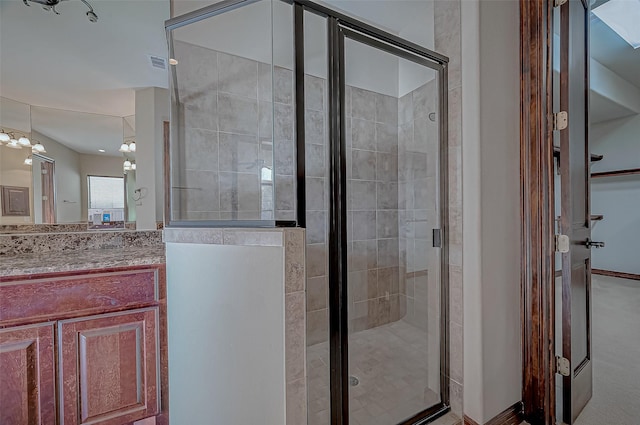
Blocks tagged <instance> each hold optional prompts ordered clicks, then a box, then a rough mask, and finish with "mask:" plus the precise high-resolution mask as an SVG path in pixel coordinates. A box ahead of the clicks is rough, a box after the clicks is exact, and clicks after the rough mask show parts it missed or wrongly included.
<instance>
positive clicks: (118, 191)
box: [88, 176, 124, 209]
mask: <svg viewBox="0 0 640 425" xmlns="http://www.w3.org/2000/svg"><path fill="white" fill-rule="evenodd" d="M88 178H89V181H88V184H89V209H124V178H123V177H99V176H89V177H88Z"/></svg>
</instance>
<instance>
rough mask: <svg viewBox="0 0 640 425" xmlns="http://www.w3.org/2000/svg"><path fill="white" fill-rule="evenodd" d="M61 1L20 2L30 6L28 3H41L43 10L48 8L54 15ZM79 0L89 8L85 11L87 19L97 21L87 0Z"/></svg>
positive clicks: (36, 0) (35, 0)
mask: <svg viewBox="0 0 640 425" xmlns="http://www.w3.org/2000/svg"><path fill="white" fill-rule="evenodd" d="M63 1H65V0H22V2H23V3H24V4H25V5H27V6H31V5H30V4H29V3H38V4H41V5H42V8H43V9H44V10H50V11H52V12H53V13H55V14H56V15H59V14H60V12H58V11H57V10H56V6H57V5H59V4H60V3H61V2H63ZM80 1H81V2H82V3H84V4H85V5H86V6H87V7H88V8H89V11H88V12H87V18H88V19H89V21H90V22H94V23H95V22H98V15H96V12H94V11H93V7H91V5H90V4H89V2H87V0H80Z"/></svg>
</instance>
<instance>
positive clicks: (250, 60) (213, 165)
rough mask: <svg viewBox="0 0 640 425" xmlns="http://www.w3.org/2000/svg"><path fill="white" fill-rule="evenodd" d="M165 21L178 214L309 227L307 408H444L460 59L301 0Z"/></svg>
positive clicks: (225, 222) (239, 223)
mask: <svg viewBox="0 0 640 425" xmlns="http://www.w3.org/2000/svg"><path fill="white" fill-rule="evenodd" d="M332 3H336V4H338V3H340V2H332ZM166 28H167V36H168V40H169V48H170V56H171V58H174V59H176V60H177V65H174V66H172V68H171V92H172V116H171V138H170V145H169V153H170V155H169V157H170V161H169V162H170V169H169V176H170V179H169V180H170V181H169V182H168V185H167V186H168V187H167V197H168V199H170V203H169V207H168V210H167V212H166V213H167V220H166V221H167V226H169V227H172V226H173V227H184V226H193V227H211V226H218V227H220V226H223V227H279V226H299V227H304V228H306V274H307V285H306V288H307V289H306V307H307V308H306V310H307V312H306V323H305V326H306V347H307V350H306V371H299V373H306V379H307V395H308V403H307V423H308V424H313V425H329V424H332V425H342V424H345V425H346V424H374V423H375V424H386V425H392V424H423V423H427V422H430V421H432V420H434V419H435V418H437V417H439V416H440V415H442V414H444V413H446V412H447V411H448V410H449V387H448V382H449V370H448V364H449V348H448V347H449V338H448V326H447V324H448V305H449V302H448V273H447V270H448V247H447V231H446V223H447V204H448V203H447V190H446V188H447V182H446V175H447V169H448V166H447V142H446V141H447V96H446V88H447V62H448V59H447V58H446V57H444V56H442V55H440V54H438V53H436V52H433V51H431V50H429V49H427V48H425V47H423V46H421V45H419V44H417V43H413V42H410V41H407V40H405V39H403V38H401V37H399V36H398V35H394V34H391V33H389V32H386V31H383V30H381V29H379V28H378V27H377V26H376V25H372V24H368V23H364V22H362V21H361V20H359V19H356V18H354V17H352V16H351V15H347V14H345V13H344V12H342V11H337V10H334V9H332V8H330V7H328V6H326V5H320V4H317V3H315V2H310V1H306V0H293V1H281V0H260V1H255V0H254V1H252V0H244V1H243V0H231V1H223V2H220V3H217V4H214V5H212V6H209V7H206V8H204V9H200V10H195V11H192V12H189V13H187V14H185V15H181V16H178V17H176V18H173V19H171V20H169V21H168V22H167V25H166Z"/></svg>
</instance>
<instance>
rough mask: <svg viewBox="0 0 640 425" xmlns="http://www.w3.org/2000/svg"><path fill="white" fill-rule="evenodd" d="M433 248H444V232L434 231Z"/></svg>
mask: <svg viewBox="0 0 640 425" xmlns="http://www.w3.org/2000/svg"><path fill="white" fill-rule="evenodd" d="M433 247H434V248H442V230H441V229H433Z"/></svg>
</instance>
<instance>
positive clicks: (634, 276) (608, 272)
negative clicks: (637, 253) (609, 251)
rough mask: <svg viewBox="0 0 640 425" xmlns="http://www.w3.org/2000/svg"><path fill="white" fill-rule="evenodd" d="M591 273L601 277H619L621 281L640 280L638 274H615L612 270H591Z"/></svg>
mask: <svg viewBox="0 0 640 425" xmlns="http://www.w3.org/2000/svg"><path fill="white" fill-rule="evenodd" d="M591 273H593V274H599V275H602V276H611V277H620V278H622V279H631V280H640V274H634V273H624V272H616V271H613V270H603V269H591Z"/></svg>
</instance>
